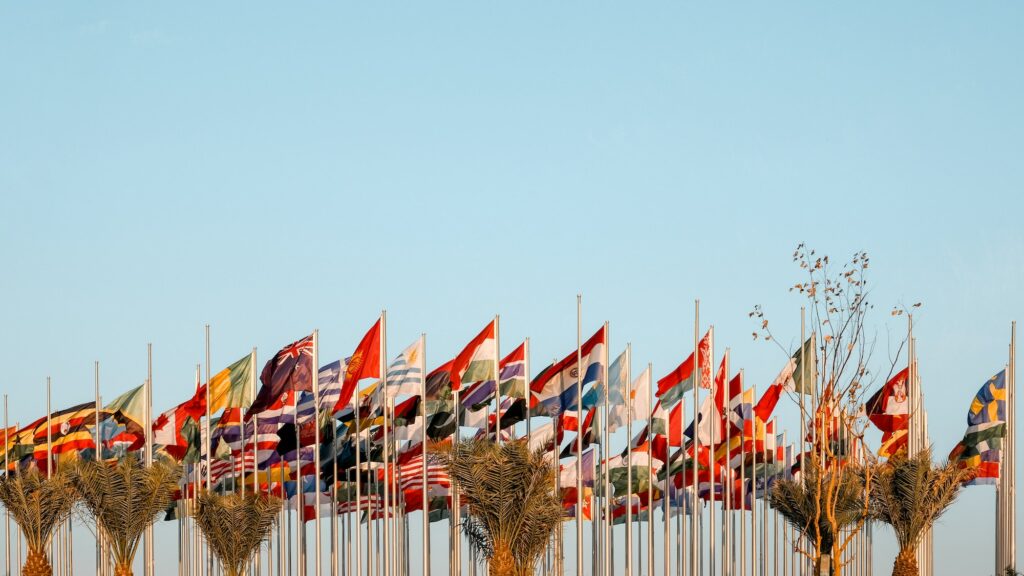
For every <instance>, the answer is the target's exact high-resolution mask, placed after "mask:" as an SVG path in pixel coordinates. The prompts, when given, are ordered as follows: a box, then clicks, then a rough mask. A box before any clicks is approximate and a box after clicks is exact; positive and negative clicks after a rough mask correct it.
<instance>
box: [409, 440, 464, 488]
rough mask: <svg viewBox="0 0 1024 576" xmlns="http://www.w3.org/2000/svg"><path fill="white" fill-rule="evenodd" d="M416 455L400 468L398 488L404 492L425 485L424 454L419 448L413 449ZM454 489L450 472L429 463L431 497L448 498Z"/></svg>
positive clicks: (428, 477) (438, 465)
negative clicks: (449, 492) (452, 488)
mask: <svg viewBox="0 0 1024 576" xmlns="http://www.w3.org/2000/svg"><path fill="white" fill-rule="evenodd" d="M411 450H415V451H416V454H415V456H413V457H412V458H409V459H408V460H406V461H405V462H404V463H402V464H399V467H398V486H399V488H401V489H402V490H412V489H418V488H420V487H421V486H422V483H423V454H422V453H421V451H420V450H419V448H418V447H417V446H414V447H413V448H411ZM451 487H452V481H451V478H450V477H449V476H448V470H447V469H446V468H445V467H444V466H442V465H440V464H434V463H432V462H430V461H429V460H428V461H427V492H428V495H429V496H430V497H437V496H447V495H448V491H449V490H450V489H451Z"/></svg>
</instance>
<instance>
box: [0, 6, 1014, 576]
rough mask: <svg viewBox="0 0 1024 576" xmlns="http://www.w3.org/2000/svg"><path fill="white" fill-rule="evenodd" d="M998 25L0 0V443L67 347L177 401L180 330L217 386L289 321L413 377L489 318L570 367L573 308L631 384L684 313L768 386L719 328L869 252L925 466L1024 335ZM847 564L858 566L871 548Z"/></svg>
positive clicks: (799, 10) (706, 12) (679, 341)
mask: <svg viewBox="0 0 1024 576" xmlns="http://www.w3.org/2000/svg"><path fill="white" fill-rule="evenodd" d="M1022 20H1024V5H1022V4H1020V3H1014V2H991V3H981V4H977V3H974V4H965V3H962V2H929V3H898V4H892V3H858V4H857V5H856V6H837V5H834V4H832V5H828V6H826V5H822V4H820V3H813V2H806V3H770V4H759V3H739V4H731V5H730V6H729V7H728V8H725V7H719V6H715V7H708V6H705V5H695V4H694V3H688V2H687V3H681V2H672V3H663V2H650V3H642V4H639V5H636V4H633V5H629V6H626V5H621V4H615V3H606V2H602V3H582V2H560V3H555V4H552V3H538V2H515V3H479V2H457V3H449V2H429V3H422V2H421V3H404V4H397V3H337V4H331V5H330V6H328V5H326V4H322V3H318V4H302V5H288V6H284V5H269V4H265V3H264V4H252V3H235V2H220V3H214V4H204V5H202V6H199V5H183V4H180V3H174V4H166V5H160V6H157V5H153V4H137V3H118V2H104V3H48V4H45V5H40V4H36V3H7V4H5V5H3V6H2V7H0V201H2V205H0V206H2V209H0V257H2V260H3V268H4V270H5V271H6V272H5V274H4V275H3V281H2V282H0V326H2V329H0V365H3V366H4V370H3V376H2V378H0V389H2V391H3V392H4V393H6V394H8V395H9V398H10V413H11V420H12V422H13V421H15V420H18V421H21V422H25V421H27V420H30V419H35V418H37V417H39V416H41V415H42V414H43V413H44V410H45V394H44V382H45V378H46V376H47V375H50V376H52V377H53V381H54V398H55V400H54V403H55V406H54V408H59V407H62V406H63V405H70V404H73V403H78V402H83V401H86V400H89V399H90V398H91V397H92V363H93V361H94V360H99V361H100V362H101V372H102V392H103V395H104V396H105V397H108V398H112V397H113V396H115V395H116V394H118V393H120V392H122V391H123V390H125V389H127V388H129V387H133V386H136V385H138V384H140V383H141V382H142V380H143V378H144V377H145V370H146V356H145V351H146V343H147V342H152V343H153V346H154V364H155V369H154V370H155V372H154V374H155V375H154V384H155V390H154V404H155V406H154V410H155V411H157V412H159V411H161V410H162V409H165V408H167V407H169V406H170V405H172V404H173V403H176V402H179V401H181V400H183V399H184V398H185V397H186V396H187V394H188V393H189V390H190V389H191V387H192V386H193V373H194V369H195V364H196V362H199V361H201V360H202V357H203V325H204V324H206V323H209V324H211V325H212V332H213V359H214V360H213V365H214V369H215V370H216V369H219V368H220V367H223V366H225V365H227V364H228V363H230V362H231V361H234V360H235V359H237V358H238V357H240V356H242V355H243V354H245V353H246V352H247V351H248V350H250V348H251V347H252V346H257V347H258V348H259V351H260V358H261V359H266V358H267V357H268V356H269V355H270V354H272V353H273V351H275V350H277V349H278V348H279V347H280V346H282V345H284V344H286V343H288V342H291V341H292V340H295V339H297V338H299V337H301V336H303V335H306V334H308V333H309V332H310V331H311V330H312V329H313V328H319V329H320V330H321V356H320V357H321V358H322V359H332V358H337V357H339V356H342V355H346V354H348V353H350V352H351V350H352V348H353V347H354V346H355V344H356V342H357V341H358V339H359V337H360V336H361V335H362V333H363V332H364V331H365V330H366V328H367V327H368V326H369V325H370V323H371V322H372V321H373V319H374V318H375V317H376V315H377V314H378V312H379V311H380V309H382V308H387V309H388V317H389V326H388V334H389V343H388V345H389V349H390V350H395V351H397V350H400V349H401V348H402V347H404V346H405V345H406V344H408V343H409V342H411V341H412V340H413V339H414V338H415V337H416V336H418V335H419V334H420V332H426V333H427V335H428V348H427V353H428V363H429V364H431V365H436V364H439V363H440V362H442V361H444V360H447V359H448V358H449V357H451V356H452V355H453V354H454V353H456V352H457V351H458V349H459V348H460V347H461V346H462V345H463V344H464V343H465V342H466V341H467V340H468V339H469V338H470V337H472V336H473V335H474V334H475V333H476V332H477V331H478V330H479V329H480V327H481V326H482V325H483V324H484V323H485V322H486V321H487V320H488V319H489V318H490V317H491V316H492V315H493V314H495V313H500V314H501V315H502V334H501V337H502V348H503V349H504V350H506V351H507V350H511V346H513V345H514V344H517V343H518V342H519V341H520V340H521V339H522V338H523V337H525V336H530V337H531V339H532V343H533V351H534V355H535V358H542V359H548V358H551V357H554V356H561V355H563V354H565V353H567V352H568V351H569V350H571V349H572V347H573V346H575V307H574V296H575V294H576V293H577V292H582V293H583V295H584V318H583V323H584V330H585V331H588V332H589V331H592V330H594V329H596V328H597V327H598V325H599V323H600V322H602V321H604V320H608V321H610V322H611V335H612V343H613V344H612V352H613V353H617V351H619V350H620V349H621V348H622V347H623V346H624V345H625V343H626V342H627V341H629V342H632V343H633V345H634V353H635V358H636V360H637V363H639V362H646V361H648V360H649V361H651V362H653V363H654V366H655V372H657V373H663V372H665V371H667V370H668V369H669V368H670V367H672V366H674V365H675V363H677V362H678V361H679V360H681V359H682V357H683V356H684V355H685V351H686V349H688V348H692V332H693V301H694V299H695V298H700V299H701V302H702V308H701V323H702V325H705V326H706V325H707V324H709V323H713V324H714V325H715V329H716V335H717V338H716V344H717V347H718V349H719V350H721V349H722V348H723V347H725V346H729V347H731V349H732V352H733V365H734V366H737V367H744V368H745V369H746V373H747V378H748V382H753V383H756V384H758V386H760V387H762V388H763V386H764V385H767V384H768V383H769V382H770V381H771V379H772V378H773V377H774V375H775V374H776V373H777V371H778V369H779V368H780V367H781V363H782V356H781V355H780V353H779V352H778V351H777V350H775V349H774V348H771V347H769V346H766V345H764V344H763V343H762V342H753V341H752V340H751V337H750V333H751V332H752V331H753V329H754V326H753V324H752V323H751V321H750V320H749V319H748V318H747V312H748V311H749V310H750V309H751V307H752V306H753V305H754V304H757V303H760V304H763V305H765V307H766V309H767V310H768V312H769V314H770V315H771V316H772V318H773V319H775V322H776V323H777V324H776V330H777V331H779V332H780V333H781V335H782V336H784V337H785V340H786V341H787V342H792V343H794V344H795V341H796V340H797V336H798V332H797V330H798V310H799V305H800V302H799V300H798V299H796V298H795V297H794V296H792V295H790V294H788V293H787V292H786V288H787V286H789V285H791V284H793V283H795V282H796V281H797V273H796V270H795V269H794V267H793V266H792V264H791V262H790V255H791V252H792V249H793V247H794V246H795V245H796V244H797V243H798V242H800V241H807V242H808V243H809V244H811V245H812V246H815V247H817V248H818V249H819V251H823V252H828V253H830V254H832V255H833V256H834V257H835V258H837V259H842V258H845V257H847V256H848V255H849V254H851V253H853V252H854V251H856V250H862V249H863V250H867V251H868V252H869V253H870V254H871V255H872V257H873V259H872V268H873V276H872V283H873V284H874V286H875V291H874V292H873V298H874V301H875V302H876V303H877V305H878V308H877V310H876V314H875V315H874V317H873V318H871V322H872V326H873V330H875V331H876V333H877V334H878V338H879V345H880V347H881V349H883V350H884V348H885V347H886V346H887V345H888V343H889V341H890V339H891V338H899V337H900V334H901V332H902V330H903V328H904V326H903V321H902V320H893V319H891V318H890V317H889V315H888V311H889V309H890V308H891V306H892V305H894V304H899V303H906V304H910V303H913V302H917V301H922V302H923V303H924V305H923V307H922V309H921V311H920V314H919V324H918V327H917V330H916V335H917V337H918V351H919V356H920V361H921V367H920V369H921V375H922V379H923V385H924V390H925V394H926V405H927V408H928V410H929V413H930V416H929V418H930V422H931V426H932V436H933V440H934V442H935V444H936V447H937V452H939V453H940V454H945V453H946V452H948V450H949V449H950V448H951V447H952V445H953V444H954V443H955V442H956V441H957V440H958V439H959V437H960V436H961V435H962V433H963V429H964V426H965V418H964V415H965V412H966V410H967V407H968V404H969V402H970V400H971V398H972V396H973V394H974V393H975V391H976V390H977V388H978V387H979V386H980V385H981V384H982V383H983V382H984V381H985V379H986V378H987V377H988V376H989V375H991V374H992V373H993V372H995V371H996V370H998V369H999V368H1000V367H1001V366H1002V364H1003V363H1004V362H1005V361H1006V356H1007V344H1008V341H1009V334H1010V321H1011V320H1014V319H1024V313H1022V312H1024V305H1022V303H1021V298H1020V286H1021V284H1022V280H1024V234H1022V232H1021V228H1020V209H1021V204H1022V202H1021V200H1020V195H1021V191H1022V187H1024V163H1022V162H1021V160H1020V158H1021V150H1022V149H1024V146H1022V145H1024V141H1022V140H1024V138H1022V134H1024V115H1022V114H1021V107H1020V103H1021V102H1024V74H1022V73H1021V70H1022V65H1024V62H1022V57H1024V36H1022V35H1021V33H1020V31H1021V29H1022V24H1024V21H1022ZM540 361H541V360H535V362H534V364H535V366H536V367H538V368H539V362H540ZM325 363H326V360H325ZM637 371H639V370H637ZM794 423H795V421H794V420H793V419H790V422H789V424H790V425H793V424H794ZM992 523H993V492H992V489H991V488H986V487H976V488H970V489H968V490H967V492H966V493H965V495H964V496H963V498H962V499H961V501H960V502H959V503H958V504H957V505H956V506H955V508H954V509H953V510H952V511H951V512H950V513H949V514H948V516H946V517H945V518H944V520H943V521H942V523H941V524H940V525H939V526H938V528H937V530H936V535H935V542H936V555H937V560H938V562H939V569H938V570H936V574H969V575H979V576H980V575H982V574H989V573H991V570H992V562H991V550H992V543H991V537H992ZM161 531H162V532H161V534H165V535H166V536H167V537H169V538H173V537H174V532H173V530H172V529H168V528H166V527H162V528H161ZM879 532H880V533H882V534H885V530H884V529H880V530H879ZM83 538H84V536H83ZM83 541H84V540H83ZM76 549H77V550H80V553H81V555H82V556H81V562H80V565H81V567H80V570H81V573H83V574H88V573H91V570H92V564H91V558H92V556H91V551H90V549H91V545H89V546H86V545H80V546H78V547H76ZM875 550H876V558H875V564H876V568H877V569H878V570H887V569H888V568H889V566H890V565H891V561H892V558H893V556H894V545H893V543H892V541H891V538H890V537H889V536H888V535H883V536H879V538H878V540H877V542H876V548H875ZM160 554H162V555H164V556H161V558H162V559H163V560H164V561H165V562H166V564H162V566H161V568H160V570H159V573H160V574H170V573H172V572H173V569H174V564H173V562H174V560H173V555H172V554H171V553H170V552H169V551H167V550H161V552H160ZM436 566H437V567H438V568H439V567H440V564H436Z"/></svg>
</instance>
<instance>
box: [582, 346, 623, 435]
mask: <svg viewBox="0 0 1024 576" xmlns="http://www.w3.org/2000/svg"><path fill="white" fill-rule="evenodd" d="M608 380H609V382H608V432H609V433H611V432H615V431H616V430H618V429H619V428H620V427H622V426H625V425H626V418H628V414H627V409H626V400H625V398H624V397H623V396H624V394H626V393H627V391H626V386H627V385H628V384H629V374H628V373H627V372H626V353H625V352H623V353H622V354H619V356H618V357H617V358H616V359H615V361H614V362H612V363H611V365H610V366H608ZM604 388H605V386H604V382H600V381H599V382H598V383H597V384H596V385H595V386H594V387H593V388H591V389H590V391H589V392H587V393H586V394H584V395H583V407H584V408H593V407H595V406H601V405H603V404H604V394H605V393H604Z"/></svg>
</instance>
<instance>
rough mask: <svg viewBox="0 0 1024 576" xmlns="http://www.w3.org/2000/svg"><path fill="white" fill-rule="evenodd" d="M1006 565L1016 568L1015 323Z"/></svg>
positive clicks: (1012, 332)
mask: <svg viewBox="0 0 1024 576" xmlns="http://www.w3.org/2000/svg"><path fill="white" fill-rule="evenodd" d="M1006 391H1007V394H1006V397H1007V404H1008V406H1007V407H1006V429H1007V430H1006V436H1007V438H1008V439H1009V443H1008V444H1009V445H1008V446H1007V447H1006V450H1005V452H1006V456H1007V466H1006V476H1007V480H1008V482H1007V486H1006V492H1005V494H1004V496H1005V498H1006V519H1007V530H1006V532H1007V533H1006V541H1007V542H1006V548H1007V555H1006V556H1007V557H1006V565H1007V566H1012V567H1014V569H1016V568H1017V321H1016V320H1014V321H1013V322H1011V323H1010V370H1009V378H1008V379H1007V382H1006Z"/></svg>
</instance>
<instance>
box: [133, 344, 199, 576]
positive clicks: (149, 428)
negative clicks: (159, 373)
mask: <svg viewBox="0 0 1024 576" xmlns="http://www.w3.org/2000/svg"><path fill="white" fill-rule="evenodd" d="M207 370H209V366H207ZM207 381H209V378H207ZM145 391H146V393H145V397H146V399H145V405H144V406H143V408H144V414H145V415H146V416H145V419H146V423H145V426H146V430H145V437H146V453H145V458H146V467H147V468H148V467H150V466H152V465H153V344H152V343H151V342H150V343H147V344H146V387H145ZM142 546H143V557H144V558H145V562H146V563H145V567H144V569H143V573H144V574H145V575H146V576H153V571H154V569H155V566H154V564H153V524H152V523H150V524H149V525H148V526H146V532H145V534H144V536H143V540H142Z"/></svg>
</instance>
